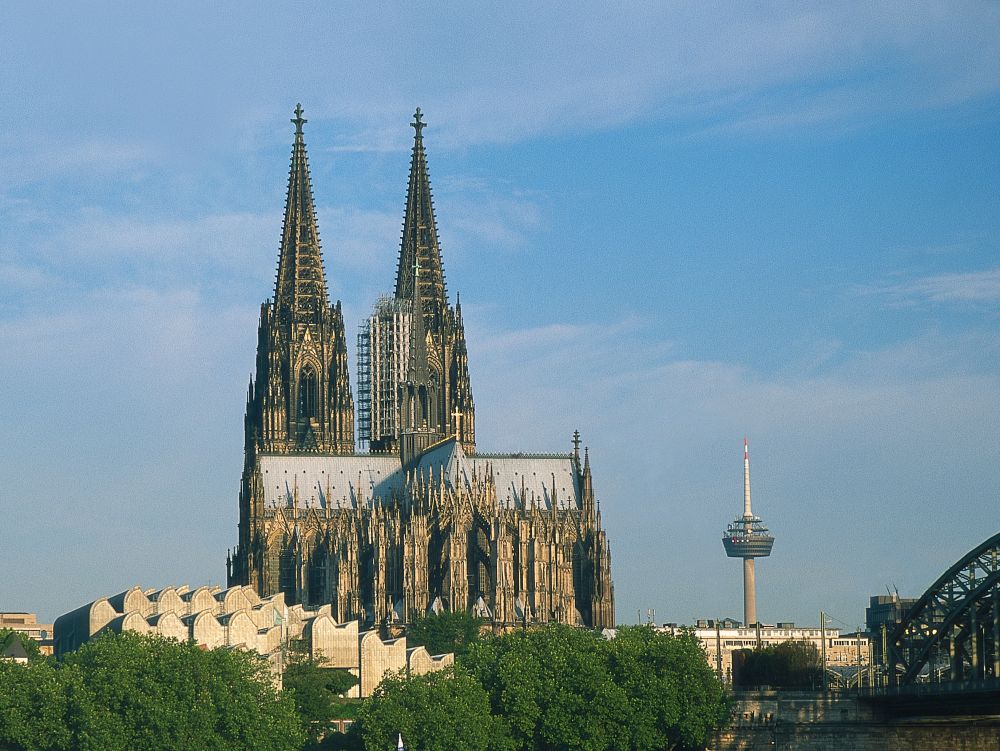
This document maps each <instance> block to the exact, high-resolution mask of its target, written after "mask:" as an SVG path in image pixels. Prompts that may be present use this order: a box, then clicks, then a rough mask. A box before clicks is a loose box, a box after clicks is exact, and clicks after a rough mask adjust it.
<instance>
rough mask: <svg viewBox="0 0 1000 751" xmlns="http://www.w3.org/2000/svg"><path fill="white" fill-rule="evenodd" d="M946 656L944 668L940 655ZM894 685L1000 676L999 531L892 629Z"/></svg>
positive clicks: (993, 678)
mask: <svg viewBox="0 0 1000 751" xmlns="http://www.w3.org/2000/svg"><path fill="white" fill-rule="evenodd" d="M942 655H944V656H945V660H946V661H945V669H942V667H941V662H942V660H941V657H942ZM888 657H889V680H890V683H891V684H892V685H901V686H906V685H910V684H913V683H914V682H916V681H917V678H918V677H919V676H920V675H921V674H922V673H923V671H924V670H925V669H926V670H927V673H928V680H932V681H933V680H934V679H935V678H938V679H940V674H941V673H942V672H945V670H946V672H947V678H946V679H945V680H944V681H942V682H943V683H956V682H969V681H971V682H982V681H985V680H987V679H992V680H994V681H995V680H997V679H998V678H1000V534H996V535H994V536H993V537H991V538H989V539H988V540H986V541H985V542H983V543H981V544H980V545H978V546H976V547H975V548H974V549H973V550H971V551H969V552H968V553H967V554H966V555H965V556H963V557H962V559H961V560H959V561H958V562H957V563H956V564H955V565H953V566H952V567H951V568H949V569H948V570H947V571H946V572H945V573H944V574H942V575H941V577H940V578H939V579H938V580H937V581H936V582H934V584H932V585H931V586H930V587H929V588H928V590H927V591H926V592H925V593H924V594H923V596H922V597H921V598H920V599H919V600H918V601H917V602H916V604H914V606H913V607H912V608H911V609H910V610H909V612H908V613H907V614H906V616H905V617H904V619H903V622H902V623H900V624H899V625H898V626H897V627H896V630H895V631H894V632H893V635H892V639H891V640H890V647H889V655H888Z"/></svg>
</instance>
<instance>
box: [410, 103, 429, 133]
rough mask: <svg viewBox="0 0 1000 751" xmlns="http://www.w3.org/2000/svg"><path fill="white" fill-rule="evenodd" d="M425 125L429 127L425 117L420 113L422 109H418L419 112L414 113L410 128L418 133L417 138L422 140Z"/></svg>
mask: <svg viewBox="0 0 1000 751" xmlns="http://www.w3.org/2000/svg"><path fill="white" fill-rule="evenodd" d="M425 125H427V123H425V122H424V121H423V115H422V114H421V112H420V108H419V107H417V111H416V112H414V113H413V122H412V123H410V127H411V128H413V129H414V130H415V131H416V132H417V133H416V137H417V138H421V137H422V136H423V132H422V131H423V129H424V126H425Z"/></svg>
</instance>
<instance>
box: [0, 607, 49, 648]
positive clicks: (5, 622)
mask: <svg viewBox="0 0 1000 751" xmlns="http://www.w3.org/2000/svg"><path fill="white" fill-rule="evenodd" d="M5 628H9V629H11V630H12V631H19V632H21V633H22V634H24V635H25V636H28V637H29V638H31V639H34V640H35V641H36V642H38V648H39V649H40V650H41V652H42V654H43V655H50V654H52V624H51V623H39V622H38V616H37V615H35V614H34V613H0V630H3V629H5Z"/></svg>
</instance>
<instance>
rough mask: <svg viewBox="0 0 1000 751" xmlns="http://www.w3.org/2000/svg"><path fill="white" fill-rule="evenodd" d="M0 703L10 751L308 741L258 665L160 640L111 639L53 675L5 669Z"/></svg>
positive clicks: (282, 749) (251, 659) (199, 750)
mask: <svg viewBox="0 0 1000 751" xmlns="http://www.w3.org/2000/svg"><path fill="white" fill-rule="evenodd" d="M18 671H20V672H18ZM0 696H3V697H5V699H6V698H7V697H13V698H12V699H11V700H10V701H5V702H2V704H3V707H2V708H0V748H4V749H11V751H35V749H39V751H41V750H42V749H45V751H62V749H73V750H74V751H132V750H133V749H142V751H176V749H185V751H244V750H249V749H258V748H268V749H276V750H278V751H293V750H295V749H298V748H299V747H300V746H301V745H302V741H303V740H304V738H303V734H302V730H301V726H300V721H299V717H298V715H297V714H296V712H295V708H294V705H293V703H292V700H291V697H290V696H284V695H282V694H281V693H280V692H278V691H277V690H276V689H275V687H274V685H273V684H272V682H271V678H270V673H269V670H268V666H267V664H266V663H264V662H263V661H262V660H261V659H260V658H259V657H258V656H257V655H255V654H251V653H249V652H244V651H242V650H236V649H232V650H230V649H215V650H203V649H201V648H199V647H198V646H197V645H194V644H190V643H185V644H182V643H180V642H177V641H175V640H172V639H166V638H163V637H159V636H152V635H149V636H147V635H140V634H135V633H123V634H107V635H105V636H102V637H100V638H98V639H96V640H94V641H91V642H89V643H87V644H85V645H84V646H83V647H81V648H80V650H79V651H77V652H74V653H72V654H69V655H67V656H66V657H65V658H64V660H63V662H62V663H61V664H59V665H51V664H49V663H46V662H40V663H35V664H31V665H28V666H20V665H11V666H6V665H5V666H3V668H2V670H0ZM42 709H44V711H42Z"/></svg>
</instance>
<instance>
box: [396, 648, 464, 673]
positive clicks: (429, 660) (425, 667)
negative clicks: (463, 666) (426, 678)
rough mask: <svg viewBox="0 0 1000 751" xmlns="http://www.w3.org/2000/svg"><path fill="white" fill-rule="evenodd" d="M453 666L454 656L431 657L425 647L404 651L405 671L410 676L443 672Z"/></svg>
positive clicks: (449, 654)
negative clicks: (437, 671)
mask: <svg viewBox="0 0 1000 751" xmlns="http://www.w3.org/2000/svg"><path fill="white" fill-rule="evenodd" d="M454 664H455V655H453V654H451V653H450V652H449V653H448V654H445V655H432V654H430V653H429V652H428V651H427V648H426V647H414V648H413V649H408V650H406V669H407V671H408V672H409V674H410V675H427V673H433V672H434V671H436V670H444V669H445V668H448V667H451V666H452V665H454Z"/></svg>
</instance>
